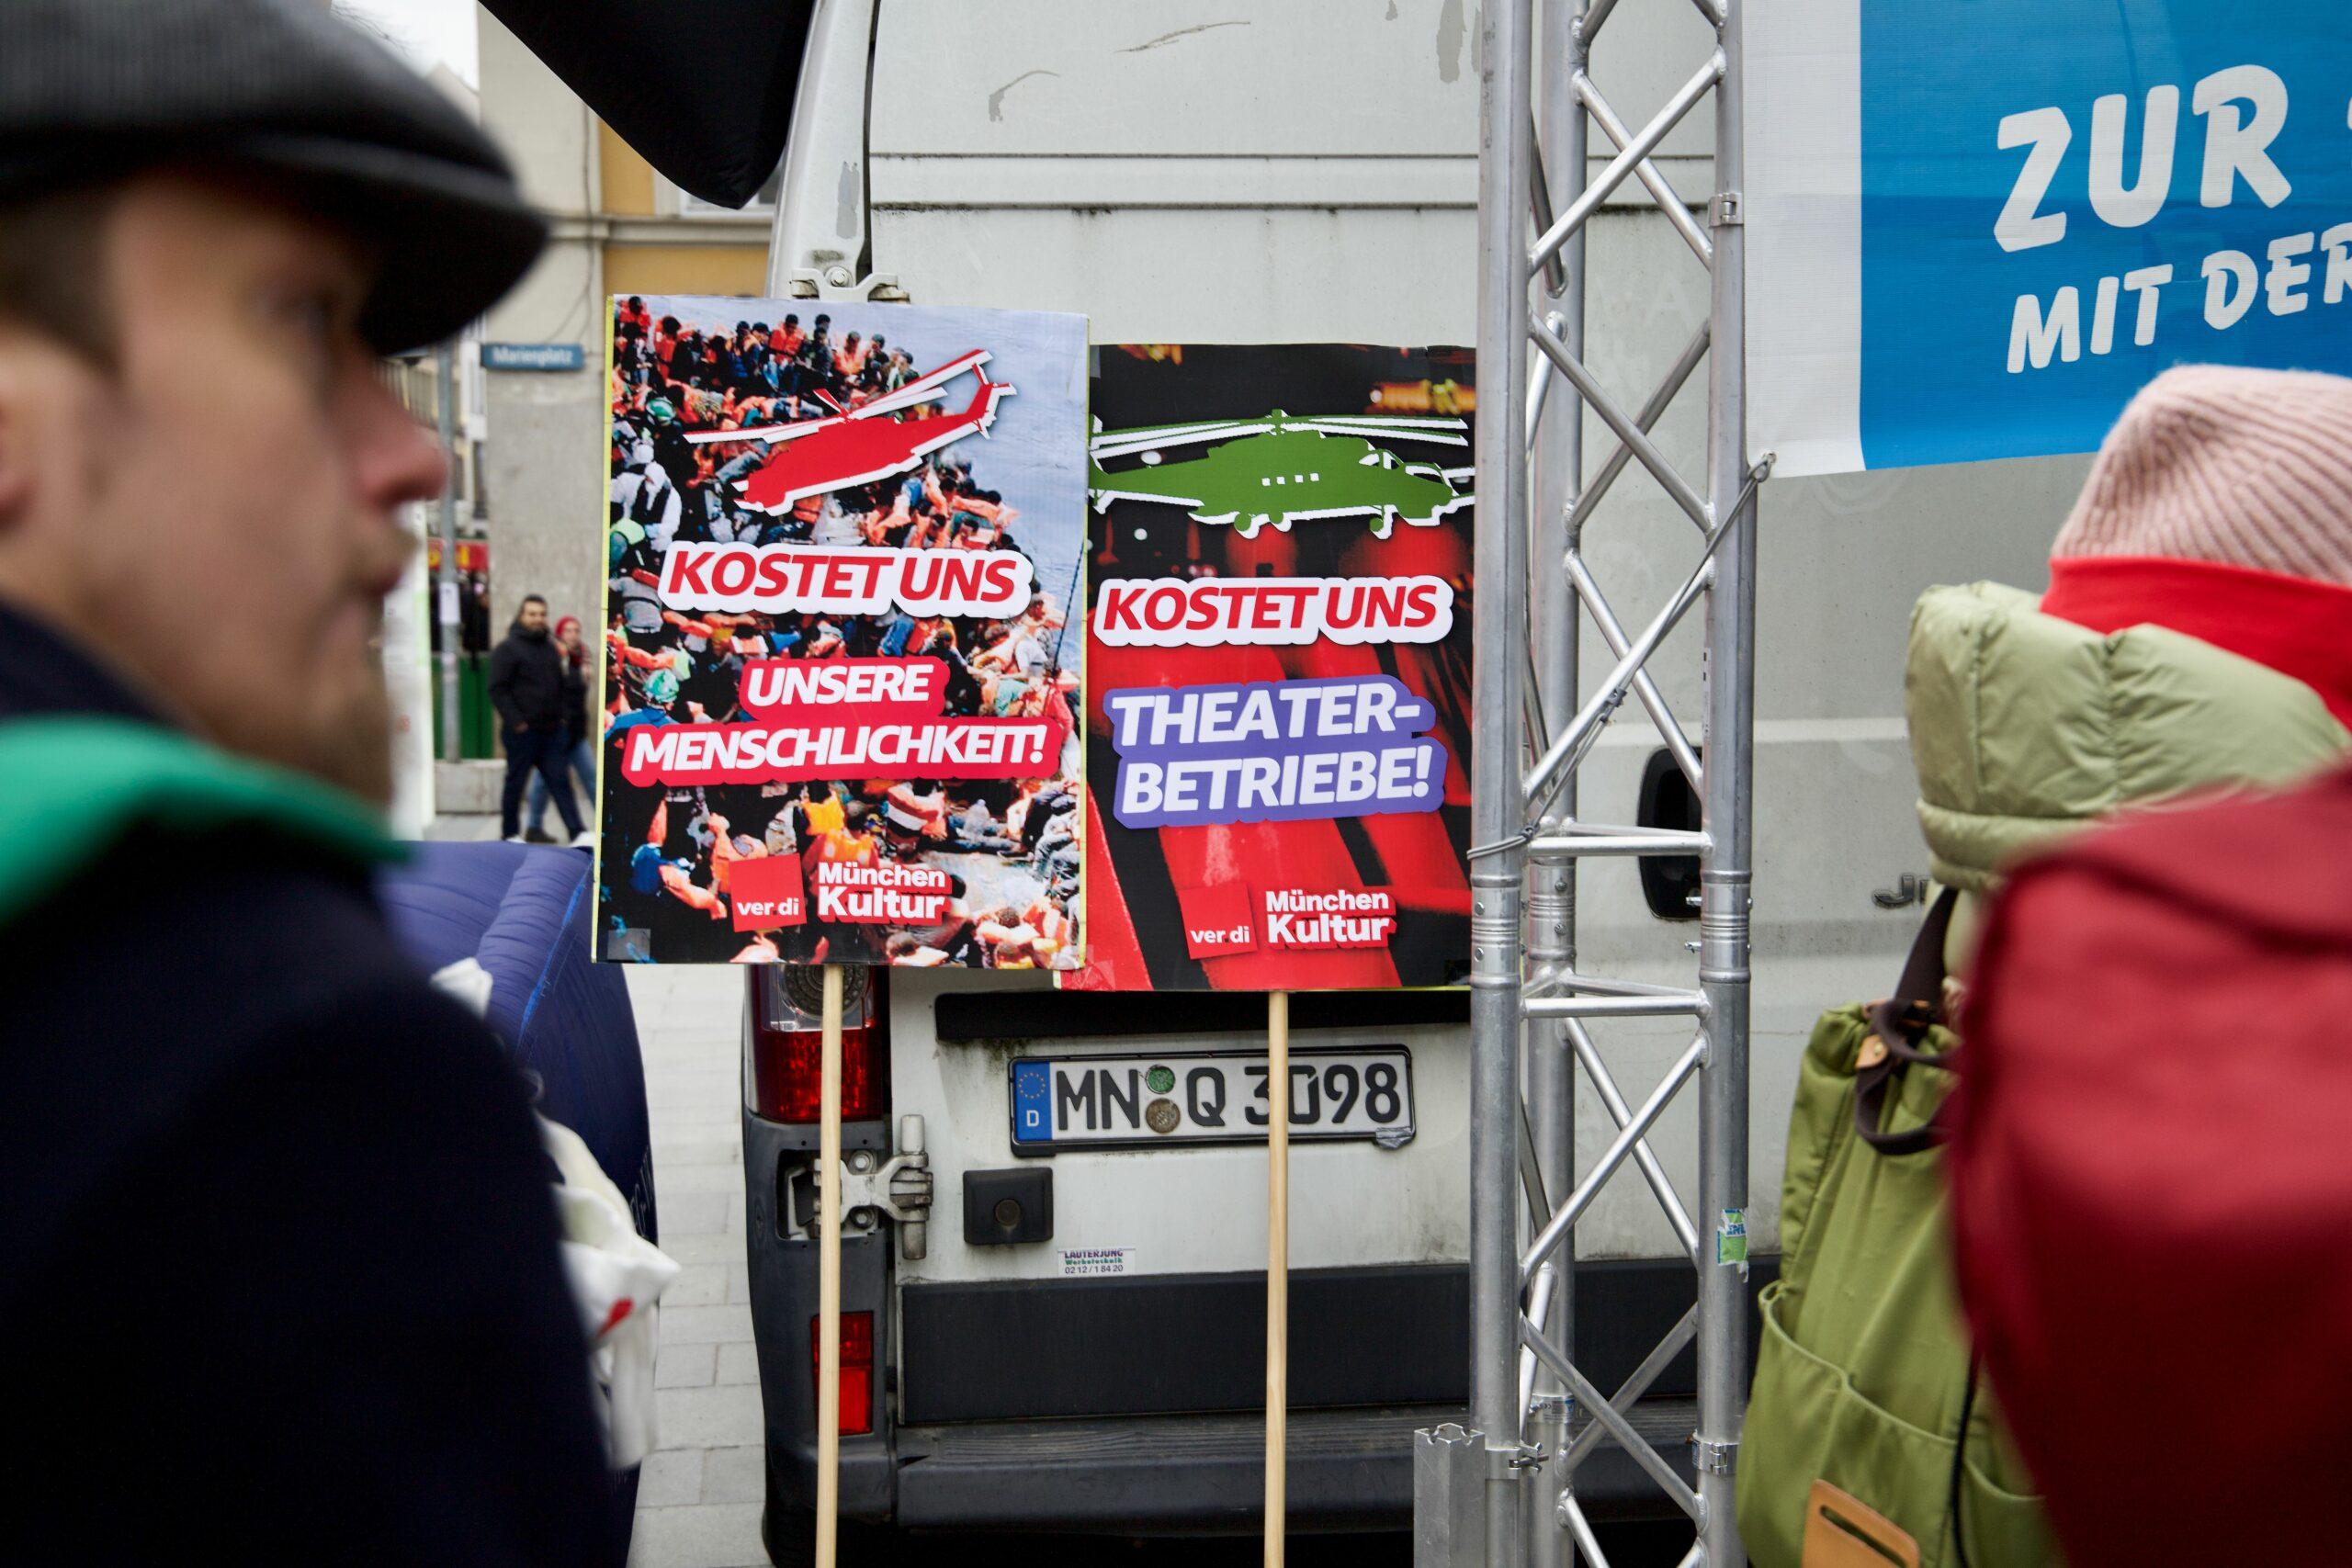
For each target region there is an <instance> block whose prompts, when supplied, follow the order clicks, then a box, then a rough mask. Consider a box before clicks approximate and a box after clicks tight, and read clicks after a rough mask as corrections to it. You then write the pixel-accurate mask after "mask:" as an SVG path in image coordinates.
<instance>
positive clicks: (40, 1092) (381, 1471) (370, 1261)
mask: <svg viewBox="0 0 2352 1568" xmlns="http://www.w3.org/2000/svg"><path fill="white" fill-rule="evenodd" d="M57 714H86V715H101V716H115V717H119V718H127V719H131V720H135V721H143V722H154V721H155V717H154V715H153V713H152V712H151V711H150V710H149V709H148V708H147V707H146V705H144V704H142V703H141V701H140V700H139V699H138V698H137V697H135V696H133V695H132V694H130V693H129V692H128V691H126V690H125V689H124V688H123V687H122V686H121V685H120V684H119V683H118V682H116V681H115V680H113V679H112V678H111V677H110V676H109V675H108V674H107V673H106V672H105V671H101V670H100V669H99V668H98V667H97V666H96V664H94V663H93V662H91V661H90V660H87V659H85V657H83V656H82V654H81V653H79V652H78V651H77V650H76V649H74V648H72V647H71V646H69V645H68V644H67V643H66V642H65V641H64V640H62V638H60V637H57V636H55V635H53V634H52V633H51V632H50V631H49V630H47V629H46V628H44V627H43V626H40V625H37V624H35V623H34V622H32V621H31V620H28V618H26V617H24V616H22V615H17V614H15V613H13V612H11V611H9V610H8V609H6V607H5V606H0V725H5V724H6V723H7V722H8V721H9V720H11V719H14V718H19V717H28V716H41V715H57ZM6 787H7V781H6V780H5V779H0V789H6ZM89 826H90V825H89V824H86V823H82V822H76V821H73V820H60V821H58V822H57V823H56V824H55V830H56V831H57V832H58V833H60V834H66V835H72V834H76V833H82V832H85V831H87V830H88V829H89ZM0 954H5V957H4V958H0V974H5V975H6V1013H5V1020H6V1021H5V1023H0V1346H5V1347H6V1349H7V1356H6V1359H7V1363H8V1367H9V1371H8V1373H7V1376H6V1404H5V1409H6V1414H5V1416H0V1432H5V1433H6V1437H5V1438H0V1562H8V1563H16V1562H41V1563H47V1562H61V1563H62V1562H74V1563H83V1562H92V1563H96V1562H141V1563H146V1562H170V1561H195V1560H198V1559H202V1558H209V1557H212V1556H214V1555H216V1554H218V1555H220V1556H222V1557H224V1558H233V1559H234V1560H235V1561H238V1562H271V1563H276V1562H286V1563H403V1564H406V1563H416V1564H424V1563H432V1564H435V1565H466V1564H508V1563H513V1564H525V1563H532V1564H542V1563H543V1564H549V1565H556V1564H560V1565H563V1568H576V1565H580V1564H590V1565H599V1568H601V1565H605V1564H611V1563H616V1562H618V1560H619V1557H620V1555H621V1552H622V1550H623V1548H622V1545H621V1537H620V1531H619V1529H618V1525H619V1519H618V1517H617V1514H616V1506H615V1503H614V1489H613V1487H612V1485H611V1483H610V1481H609V1479H608V1477H607V1475H606V1472H605V1466H604V1458H603V1451H602V1440H601V1438H600V1437H599V1434H598V1431H597V1427H596V1418H595V1416H594V1411H593V1409H592V1407H591V1404H590V1400H589V1392H588V1384H587V1375H588V1373H587V1360H586V1348H585V1345H584V1341H583V1337H582V1328H581V1325H580V1322H579V1319H578V1314H577V1312H576V1309H575V1308H574V1306H573V1304H572V1302H571V1298H570V1296H569V1294H568V1292H567V1287H566V1285H565V1282H564V1279H563V1274H562V1270H561V1265H560V1258H559V1254H558V1238H557V1232H556V1224H555V1216H554V1211H553V1205H552V1202H551V1200H550V1195H549V1192H548V1180H549V1173H548V1166H547V1164H546V1162H545V1160H544V1157H543V1156H542V1155H541V1154H540V1152H539V1148H538V1145H537V1137H536V1135H535V1133H534V1129H533V1127H532V1124H531V1121H530V1117H529V1113H528V1108H527V1105H526V1100H525V1096H524V1091H523V1088H522V1085H521V1084H520V1082H519V1081H518V1079H517V1077H516V1076H515V1073H514V1072H513V1071H512V1070H511V1069H510V1068H509V1066H507V1064H506V1062H505V1060H504V1059H503V1056H502V1055H501V1054H500V1052H499V1049H498V1046H497V1043H495V1042H494V1041H493V1040H492V1038H491V1037H490V1035H489V1034H488V1033H487V1032H485V1031H484V1030H483V1029H482V1027H481V1024H480V1023H479V1021H476V1020H475V1019H473V1018H472V1017H470V1016H469V1014H467V1013H466V1012H465V1011H464V1010H462V1009H461V1008H459V1007H458V1006H457V1005H456V1004H454V1003H452V1002H450V1001H448V1000H447V999H446V998H442V997H441V996H439V995H438V994H437V993H435V991H434V990H433V989H432V988H431V987H430V986H428V985H427V984H426V983H425V981H424V978H423V977H422V976H420V975H419V974H418V973H417V972H416V971H415V969H413V967H412V966H411V965H410V964H408V963H407V962H406V961H405V960H404V959H403V958H402V957H401V953H399V952H398V950H397V949H396V948H395V947H394V945H393V943H392V940H391V937H390V933H389V932H388V931H387V930H386V928H385V925H384V922H383V919H382V917H381V915H380V914H379V911H378V909H377V907H376V904H375V901H374V899H373V897H371V896H370V894H369V892H368V884H367V879H366V874H365V873H364V871H363V870H362V869H361V868H359V867H358V866H356V864H355V865H351V866H345V865H344V864H342V863H338V862H336V861H335V860H334V859H332V858H331V857H329V856H328V855H327V854H326V853H325V852H322V851H317V850H313V849H311V848H307V847H305V846H304V845H303V844H302V843H301V842H300V840H293V839H288V840H284V841H280V840H277V838H276V837H274V836H272V835H270V834H267V833H250V832H246V833H238V834H234V835H229V834H215V835H212V836H209V837H205V836H189V835H187V834H165V835H159V834H155V833H146V834H141V833H133V834H132V835H131V836H130V837H129V838H127V839H125V840H123V841H121V842H120V843H119V844H118V845H117V846H115V847H114V848H113V849H111V850H108V851H104V852H99V853H98V854H96V856H95V857H94V858H93V859H92V860H91V861H90V863H88V864H87V865H86V866H85V867H84V868H83V870H82V871H81V872H80V873H79V874H78V875H77V876H76V877H75V878H74V881H73V882H72V883H71V884H70V885H69V886H68V887H67V888H66V889H65V890H64V891H62V893H59V894H57V895H55V896H53V897H50V898H49V899H48V900H47V901H46V902H44V903H43V904H42V905H41V906H40V908H39V909H38V910H37V911H36V912H35V913H34V914H32V915H31V916H29V917H26V918H20V919H16V920H13V921H11V922H9V923H8V924H7V925H6V926H5V927H0Z"/></svg>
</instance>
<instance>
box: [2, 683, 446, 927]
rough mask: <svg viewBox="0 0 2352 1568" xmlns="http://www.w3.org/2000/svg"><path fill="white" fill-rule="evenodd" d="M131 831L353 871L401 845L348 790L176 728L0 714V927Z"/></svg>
mask: <svg viewBox="0 0 2352 1568" xmlns="http://www.w3.org/2000/svg"><path fill="white" fill-rule="evenodd" d="M134 832H139V833H146V834H151V835H156V836H161V837H164V838H171V837H179V838H184V839H189V840H197V839H205V838H210V837H212V836H214V835H216V834H226V833H232V832H233V833H243V834H254V835H260V836H263V837H266V838H268V839H271V840H277V841H278V842H281V843H289V844H294V845H299V846H300V847H303V848H306V849H309V850H311V851H313V852H316V853H317V854H319V855H320V857H321V858H322V859H323V860H326V861H328V862H331V863H339V864H341V865H344V866H347V867H350V868H353V869H365V868H366V867H368V866H371V865H374V864H377V863H381V862H385V861H390V860H395V859H398V858H399V857H400V856H401V853H402V851H401V846H400V845H399V844H397V843H395V842H394V841H393V840H390V839H389V838H387V837H386V836H385V833H384V827H383V821H382V818H381V817H380V816H379V814H378V813H377V812H376V811H375V810H374V809H372V808H371V807H368V806H367V805H366V804H365V803H364V802H362V801H360V800H359V799H358V798H357V797H356V796H354V795H347V794H345V792H344V791H342V790H339V789H335V788H334V787H332V786H330V785H327V784H321V783H319V782H318V781H316V780H314V779H309V778H305V777H303V776H302V775H300V774H299V773H289V772H288V771H287V770H285V769H282V768H276V767H271V766H268V765H266V764H265V763H261V762H254V761H247V760H246V759H244V758H242V757H233V756H231V755H230V754H229V753H227V752H225V751H222V750H219V749H218V748H216V747H212V746H208V745H206V744H204V743H203V742H201V741H199V740H197V739H193V738H191V737H189V736H186V735H182V734H180V733H178V732H177V731H175V730H170V729H165V728H161V727H159V726H156V725H152V724H140V723H136V722H133V721H130V720H128V719H121V718H104V717H97V716H91V715H87V714H70V715H59V716H41V717H28V718H11V719H6V720H0V925H6V924H7V923H9V922H10V921H13V920H15V919H17V918H18V917H20V916H22V915H24V914H26V913H28V911H30V910H32V909H34V908H39V907H40V905H41V904H42V903H43V902H45V901H46V900H47V899H48V898H49V897H51V895H53V894H54V893H56V891H57V890H58V889H59V888H60V887H62V886H65V884H66V883H68V882H69V881H71V880H72V879H73V878H74V875H75V874H78V873H80V872H82V871H84V870H85V869H87V868H88V867H89V866H90V865H91V864H93V863H96V861H97V860H99V859H100V858H102V857H103V856H104V855H105V854H107V852H109V851H111V850H113V849H114V848H115V847H116V846H117V845H119V844H120V843H121V842H122V841H123V840H125V839H127V838H129V837H130V835H131V834H133V833H134Z"/></svg>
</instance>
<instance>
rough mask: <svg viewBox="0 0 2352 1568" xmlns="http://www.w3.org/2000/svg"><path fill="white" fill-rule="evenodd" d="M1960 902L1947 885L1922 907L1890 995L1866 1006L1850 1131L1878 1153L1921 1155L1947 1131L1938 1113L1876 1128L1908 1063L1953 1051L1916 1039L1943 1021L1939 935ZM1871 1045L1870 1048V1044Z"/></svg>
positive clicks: (1930, 1061)
mask: <svg viewBox="0 0 2352 1568" xmlns="http://www.w3.org/2000/svg"><path fill="white" fill-rule="evenodd" d="M1959 902H1960V892H1959V890H1958V889H1957V888H1952V887H1947V888H1945V889H1944V890H1943V892H1942V893H1940V894H1939V895H1938V896H1937V897H1936V902H1935V905H1934V907H1933V908H1930V909H1928V919H1927V921H1926V923H1925V924H1923V925H1922V926H1920V928H1919V934H1918V935H1917V937H1915V938H1913V939H1912V942H1911V955H1910V956H1909V957H1908V958H1906V959H1905V961H1904V964H1903V978H1902V979H1901V980H1899V981H1898V982H1896V984H1895V987H1894V996H1892V997H1890V998H1887V999H1886V1000H1884V1001H1883V1002H1875V1003H1872V1004H1871V1009H1870V1024H1871V1033H1870V1038H1869V1039H1868V1040H1866V1041H1864V1042H1863V1046H1862V1055H1864V1056H1866V1057H1870V1058H1871V1060H1870V1061H1869V1062H1868V1064H1867V1065H1865V1066H1858V1067H1856V1069H1855V1071H1854V1134H1855V1136H1857V1137H1859V1138H1860V1139H1861V1140H1862V1142H1863V1143H1865V1144H1868V1145H1870V1146H1871V1148H1873V1149H1876V1150H1877V1151H1878V1152H1879V1153H1881V1154H1883V1155H1894V1156H1905V1155H1916V1154H1924V1153H1926V1152H1927V1151H1928V1150H1929V1149H1931V1148H1934V1147H1935V1146H1936V1145H1939V1144H1941V1143H1942V1142H1944V1140H1945V1139H1946V1138H1948V1137H1950V1136H1951V1129H1950V1128H1948V1127H1946V1126H1945V1125H1944V1124H1943V1117H1942V1115H1941V1113H1940V1111H1939V1113H1938V1114H1937V1115H1936V1116H1934V1117H1932V1118H1930V1119H1929V1120H1928V1122H1927V1123H1926V1125H1924V1126H1919V1127H1915V1128H1912V1129H1910V1130H1909V1131H1907V1132H1902V1133H1888V1132H1883V1131H1882V1130H1881V1129H1882V1128H1883V1125H1884V1123H1885V1120H1886V1100H1887V1095H1888V1092H1889V1090H1890V1089H1892V1088H1893V1087H1894V1085H1895V1084H1896V1083H1897V1082H1898V1081H1900V1079H1901V1078H1902V1076H1903V1070H1904V1069H1905V1067H1907V1066H1912V1065H1913V1064H1915V1063H1917V1064H1920V1065H1923V1066H1933V1067H1944V1068H1950V1067H1951V1066H1952V1065H1953V1063H1952V1057H1953V1055H1955V1053H1952V1052H1945V1053H1942V1054H1940V1055H1939V1054H1935V1053H1931V1052H1926V1051H1922V1050H1920V1049H1919V1048H1918V1042H1919V1041H1920V1040H1921V1039H1922V1038H1923V1037H1925V1036H1926V1034H1927V1032H1928V1030H1929V1029H1931V1028H1933V1027H1934V1026H1935V1025H1937V1024H1939V1023H1941V1022H1942V1021H1943V988H1944V939H1945V937H1946V935H1947V934H1948V933H1949V932H1950V931H1951V912H1952V908H1953V906H1955V905H1956V904H1958V903H1959ZM1873 1046H1875V1047H1877V1049H1876V1050H1873V1049H1872V1047H1873Z"/></svg>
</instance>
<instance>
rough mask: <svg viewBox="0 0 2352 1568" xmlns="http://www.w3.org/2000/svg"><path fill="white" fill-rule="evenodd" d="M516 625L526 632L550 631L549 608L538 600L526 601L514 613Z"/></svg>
mask: <svg viewBox="0 0 2352 1568" xmlns="http://www.w3.org/2000/svg"><path fill="white" fill-rule="evenodd" d="M515 625H516V626H521V627H522V628H523V629H524V630H525V631H526V632H543V631H545V630H547V629H548V607H547V606H546V605H545V604H541V603H539V601H537V599H526V600H525V601H524V602H523V607H522V608H521V609H519V610H517V611H515Z"/></svg>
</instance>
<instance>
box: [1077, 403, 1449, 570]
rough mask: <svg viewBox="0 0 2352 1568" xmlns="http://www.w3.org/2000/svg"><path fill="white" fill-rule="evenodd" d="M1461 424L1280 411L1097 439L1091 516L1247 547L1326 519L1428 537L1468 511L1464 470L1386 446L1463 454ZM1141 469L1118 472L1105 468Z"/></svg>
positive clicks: (1090, 480)
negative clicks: (1211, 527) (1137, 520)
mask: <svg viewBox="0 0 2352 1568" xmlns="http://www.w3.org/2000/svg"><path fill="white" fill-rule="evenodd" d="M1468 429H1469V424H1468V422H1466V421H1464V420H1461V419H1453V418H1445V417H1439V416H1429V417H1423V416H1419V415H1413V414H1376V413H1367V414H1328V415H1317V416H1315V417H1301V416H1298V415H1294V414H1289V413H1285V412H1283V411H1282V410H1280V409H1276V410H1274V411H1273V412H1271V413H1269V414H1267V415H1265V417H1263V418H1262V419H1248V420H1224V421H1218V422H1215V423H1199V424H1160V425H1146V426H1142V427H1139V428H1137V429H1134V430H1102V431H1098V432H1097V433H1096V434H1095V436H1094V438H1093V440H1092V441H1091V442H1090V443H1089V444H1088V448H1087V455H1088V456H1089V457H1091V459H1092V462H1091V466H1090V467H1089V468H1088V471H1087V486H1088V490H1089V492H1090V493H1091V495H1092V497H1093V500H1094V510H1095V511H1097V512H1105V511H1108V510H1109V509H1110V505H1111V503H1112V502H1114V501H1148V502H1161V503H1164V504H1166V505H1170V506H1182V507H1185V508H1188V509H1189V510H1190V512H1191V514H1192V518H1193V522H1195V523H1224V524H1230V525H1233V527H1234V528H1235V529H1236V530H1237V531H1238V533H1239V534H1240V535H1241V536H1242V537H1243V538H1245V539H1246V538H1249V537H1250V536H1253V535H1255V534H1256V533H1257V532H1258V530H1259V529H1260V528H1261V527H1263V526H1264V525H1267V524H1269V523H1272V525H1274V526H1275V527H1276V528H1279V529H1281V530H1282V531H1283V532H1284V533H1288V532H1289V531H1290V525H1292V524H1293V523H1295V522H1299V521H1301V520H1305V519H1314V518H1324V517H1369V518H1371V519H1372V520H1373V524H1372V532H1373V536H1374V537H1375V538H1381V539H1385V538H1386V537H1388V535H1389V532H1390V530H1391V529H1393V528H1395V527H1396V525H1397V519H1398V518H1400V517H1401V518H1403V519H1404V520H1405V521H1406V522H1408V523H1410V524H1413V525H1415V526H1417V527H1422V528H1427V527H1430V526H1433V525H1435V524H1436V523H1437V521H1438V519H1439V518H1441V517H1442V516H1444V515H1445V514H1446V513H1449V512H1451V511H1453V509H1454V508H1455V507H1457V506H1467V505H1469V504H1470V502H1471V500H1472V496H1471V492H1470V491H1467V490H1457V489H1456V488H1455V486H1456V485H1457V484H1459V483H1466V482H1467V481H1468V479H1469V478H1470V475H1471V473H1472V472H1473V470H1472V469H1471V468H1467V467H1464V468H1442V467H1440V466H1438V465H1437V464H1434V463H1414V462H1408V461H1406V460H1404V459H1403V458H1401V457H1398V456H1397V454H1396V453H1395V452H1393V451H1390V450H1389V449H1388V448H1387V447H1386V446H1375V445H1374V439H1373V438H1374V437H1378V438H1379V439H1380V440H1382V441H1387V442H1397V441H1419V442H1429V443H1432V444H1435V445H1438V446H1464V447H1466V446H1469V444H1470V441H1469V436H1468V434H1466V433H1467V431H1468ZM1188 446H1206V447H1207V448H1208V450H1207V451H1206V452H1204V453H1203V454H1201V455H1200V456H1198V457H1187V458H1185V459H1184V460H1183V461H1182V462H1176V463H1170V462H1167V461H1165V460H1164V458H1165V455H1166V453H1167V451H1168V450H1169V449H1170V448H1171V447H1188ZM1127 459H1136V466H1131V467H1129V466H1123V467H1120V468H1115V469H1113V468H1105V467H1104V465H1105V464H1109V463H1125V460H1127Z"/></svg>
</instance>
